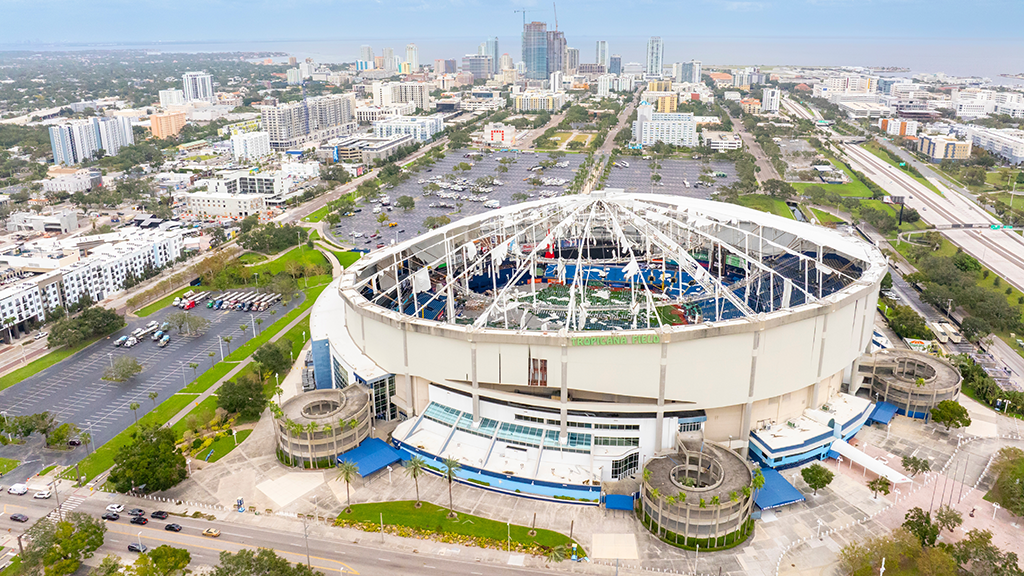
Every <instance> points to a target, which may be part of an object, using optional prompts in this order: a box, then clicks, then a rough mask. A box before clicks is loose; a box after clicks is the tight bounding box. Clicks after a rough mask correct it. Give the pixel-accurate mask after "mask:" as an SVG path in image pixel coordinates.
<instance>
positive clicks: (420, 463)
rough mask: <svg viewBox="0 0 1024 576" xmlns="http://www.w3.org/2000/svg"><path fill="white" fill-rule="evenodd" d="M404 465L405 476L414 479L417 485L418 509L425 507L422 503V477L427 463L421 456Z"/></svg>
mask: <svg viewBox="0 0 1024 576" xmlns="http://www.w3.org/2000/svg"><path fill="white" fill-rule="evenodd" d="M402 465H403V466H405V474H406V475H407V476H410V477H412V480H413V482H415V483H416V507H417V508H419V507H420V506H422V505H423V504H422V503H421V502H420V476H422V475H423V471H424V470H425V469H426V466H427V462H426V460H424V459H423V458H420V457H419V456H413V457H412V458H410V459H408V460H406V461H405V462H404V463H402Z"/></svg>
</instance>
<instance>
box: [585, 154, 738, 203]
mask: <svg viewBox="0 0 1024 576" xmlns="http://www.w3.org/2000/svg"><path fill="white" fill-rule="evenodd" d="M619 160H620V161H625V162H628V163H629V167H628V168H617V167H616V168H612V171H611V174H609V175H608V182H607V184H606V185H605V186H606V187H607V188H623V189H625V190H626V192H636V193H641V194H643V193H648V194H649V193H655V194H672V195H677V196H687V197H690V198H710V197H711V194H712V193H713V192H714V191H715V190H716V189H717V188H718V187H720V186H723V185H726V184H732V183H734V182H736V181H737V180H738V178H737V177H736V167H735V166H734V165H733V163H732V162H728V161H712V162H709V163H708V164H704V163H703V162H702V161H700V160H659V161H658V164H660V165H661V168H659V169H658V170H657V173H658V174H660V175H661V181H660V182H652V181H651V174H653V173H654V172H655V170H651V168H650V164H651V161H650V160H644V159H642V158H638V157H632V156H622V157H621V158H619ZM705 166H707V168H709V169H710V170H711V172H712V173H714V172H724V173H725V177H724V178H715V182H714V184H713V185H712V186H711V187H710V188H708V187H705V186H703V185H702V186H700V187H699V188H698V187H696V184H697V182H698V178H700V175H701V172H702V171H703V170H704V167H705ZM686 182H689V183H690V186H689V187H687V186H686Z"/></svg>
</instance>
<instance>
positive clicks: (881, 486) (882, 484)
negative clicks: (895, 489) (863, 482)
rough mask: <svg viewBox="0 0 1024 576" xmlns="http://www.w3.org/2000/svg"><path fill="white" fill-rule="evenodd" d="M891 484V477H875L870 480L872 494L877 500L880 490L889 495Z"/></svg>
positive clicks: (869, 485) (869, 486)
mask: <svg viewBox="0 0 1024 576" xmlns="http://www.w3.org/2000/svg"><path fill="white" fill-rule="evenodd" d="M891 486H892V483H891V482H889V479H888V478H886V477H885V476H879V477H878V478H875V479H874V480H871V481H869V482H868V488H870V489H871V494H872V495H873V497H874V498H875V499H876V500H877V499H878V493H879V492H881V493H882V494H883V495H885V496H888V495H889V488H890V487H891Z"/></svg>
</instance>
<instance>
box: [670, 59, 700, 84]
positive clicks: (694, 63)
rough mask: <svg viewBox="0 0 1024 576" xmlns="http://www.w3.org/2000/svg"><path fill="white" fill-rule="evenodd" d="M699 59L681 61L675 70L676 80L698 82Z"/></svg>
mask: <svg viewBox="0 0 1024 576" xmlns="http://www.w3.org/2000/svg"><path fill="white" fill-rule="evenodd" d="M700 75H701V69H700V60H690V61H689V62H683V63H682V64H681V65H680V66H679V68H678V70H677V71H676V82H690V83H693V84H700V83H701V79H700Z"/></svg>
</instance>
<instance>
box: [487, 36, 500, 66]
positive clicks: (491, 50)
mask: <svg viewBox="0 0 1024 576" xmlns="http://www.w3.org/2000/svg"><path fill="white" fill-rule="evenodd" d="M484 56H490V57H491V73H492V74H497V73H498V72H501V64H500V63H499V62H498V58H499V56H501V54H500V53H499V52H498V38H497V37H494V38H488V39H487V41H486V42H484Z"/></svg>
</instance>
